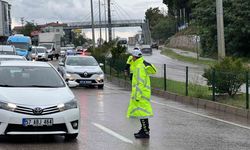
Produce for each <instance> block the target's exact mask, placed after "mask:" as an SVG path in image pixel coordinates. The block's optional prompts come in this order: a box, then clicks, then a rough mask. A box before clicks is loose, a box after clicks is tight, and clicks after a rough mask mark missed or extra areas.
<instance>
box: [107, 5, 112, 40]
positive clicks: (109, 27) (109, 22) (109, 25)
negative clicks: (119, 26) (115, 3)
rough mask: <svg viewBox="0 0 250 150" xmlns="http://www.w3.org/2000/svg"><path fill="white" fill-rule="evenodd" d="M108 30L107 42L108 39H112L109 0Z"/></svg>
mask: <svg viewBox="0 0 250 150" xmlns="http://www.w3.org/2000/svg"><path fill="white" fill-rule="evenodd" d="M108 31H109V42H110V41H112V27H111V8H110V0H108Z"/></svg>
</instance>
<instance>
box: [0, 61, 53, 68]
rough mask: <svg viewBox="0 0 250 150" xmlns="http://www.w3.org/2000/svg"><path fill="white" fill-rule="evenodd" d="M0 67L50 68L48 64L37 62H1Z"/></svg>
mask: <svg viewBox="0 0 250 150" xmlns="http://www.w3.org/2000/svg"><path fill="white" fill-rule="evenodd" d="M0 66H27V67H51V65H50V64H49V63H46V62H37V61H36V62H33V61H1V62H0Z"/></svg>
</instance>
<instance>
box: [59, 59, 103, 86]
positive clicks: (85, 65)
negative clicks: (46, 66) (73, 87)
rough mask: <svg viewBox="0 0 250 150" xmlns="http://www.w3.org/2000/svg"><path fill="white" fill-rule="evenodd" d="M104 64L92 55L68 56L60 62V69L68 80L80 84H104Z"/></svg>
mask: <svg viewBox="0 0 250 150" xmlns="http://www.w3.org/2000/svg"><path fill="white" fill-rule="evenodd" d="M101 65H102V64H100V65H99V64H98V63H97V61H96V59H95V58H94V57H92V56H81V55H76V56H67V57H66V58H65V59H63V60H62V61H61V62H60V63H59V67H58V71H59V72H60V73H61V75H62V76H63V78H64V79H65V80H66V81H75V82H77V83H78V85H79V86H98V88H100V89H102V88H103V86H104V73H103V71H102V69H101V67H100V66H101Z"/></svg>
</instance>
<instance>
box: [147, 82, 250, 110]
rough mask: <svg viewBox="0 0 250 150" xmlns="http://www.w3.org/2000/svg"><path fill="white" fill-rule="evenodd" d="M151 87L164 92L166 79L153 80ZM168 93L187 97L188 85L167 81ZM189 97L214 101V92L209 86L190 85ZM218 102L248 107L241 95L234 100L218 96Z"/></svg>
mask: <svg viewBox="0 0 250 150" xmlns="http://www.w3.org/2000/svg"><path fill="white" fill-rule="evenodd" d="M151 86H152V87H153V88H156V89H161V90H164V79H163V78H154V77H152V78H151ZM167 91H168V92H171V93H175V94H178V95H185V93H186V84H185V83H184V82H179V81H173V80H167ZM188 96H190V97H195V98H201V99H206V100H212V91H211V90H210V89H209V87H208V86H201V85H196V84H189V85H188ZM216 102H219V103H222V104H227V105H231V106H235V107H239V108H245V107H246V95H245V94H239V95H236V96H235V97H234V98H232V97H229V96H216Z"/></svg>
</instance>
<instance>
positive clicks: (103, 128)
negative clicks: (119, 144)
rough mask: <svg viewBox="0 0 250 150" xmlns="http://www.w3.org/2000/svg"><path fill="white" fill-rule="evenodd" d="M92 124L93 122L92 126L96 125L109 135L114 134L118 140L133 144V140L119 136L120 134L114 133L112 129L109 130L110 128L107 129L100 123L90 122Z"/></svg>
mask: <svg viewBox="0 0 250 150" xmlns="http://www.w3.org/2000/svg"><path fill="white" fill-rule="evenodd" d="M92 124H93V125H94V126H96V127H97V128H99V129H101V130H103V131H104V132H106V133H108V134H110V135H112V136H114V137H116V138H118V139H120V140H121V141H123V142H126V143H130V144H133V142H132V141H131V140H129V139H128V138H126V137H124V136H121V135H120V134H118V133H116V132H114V131H112V130H110V129H108V128H106V127H104V126H102V125H100V124H98V123H94V122H92Z"/></svg>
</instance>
